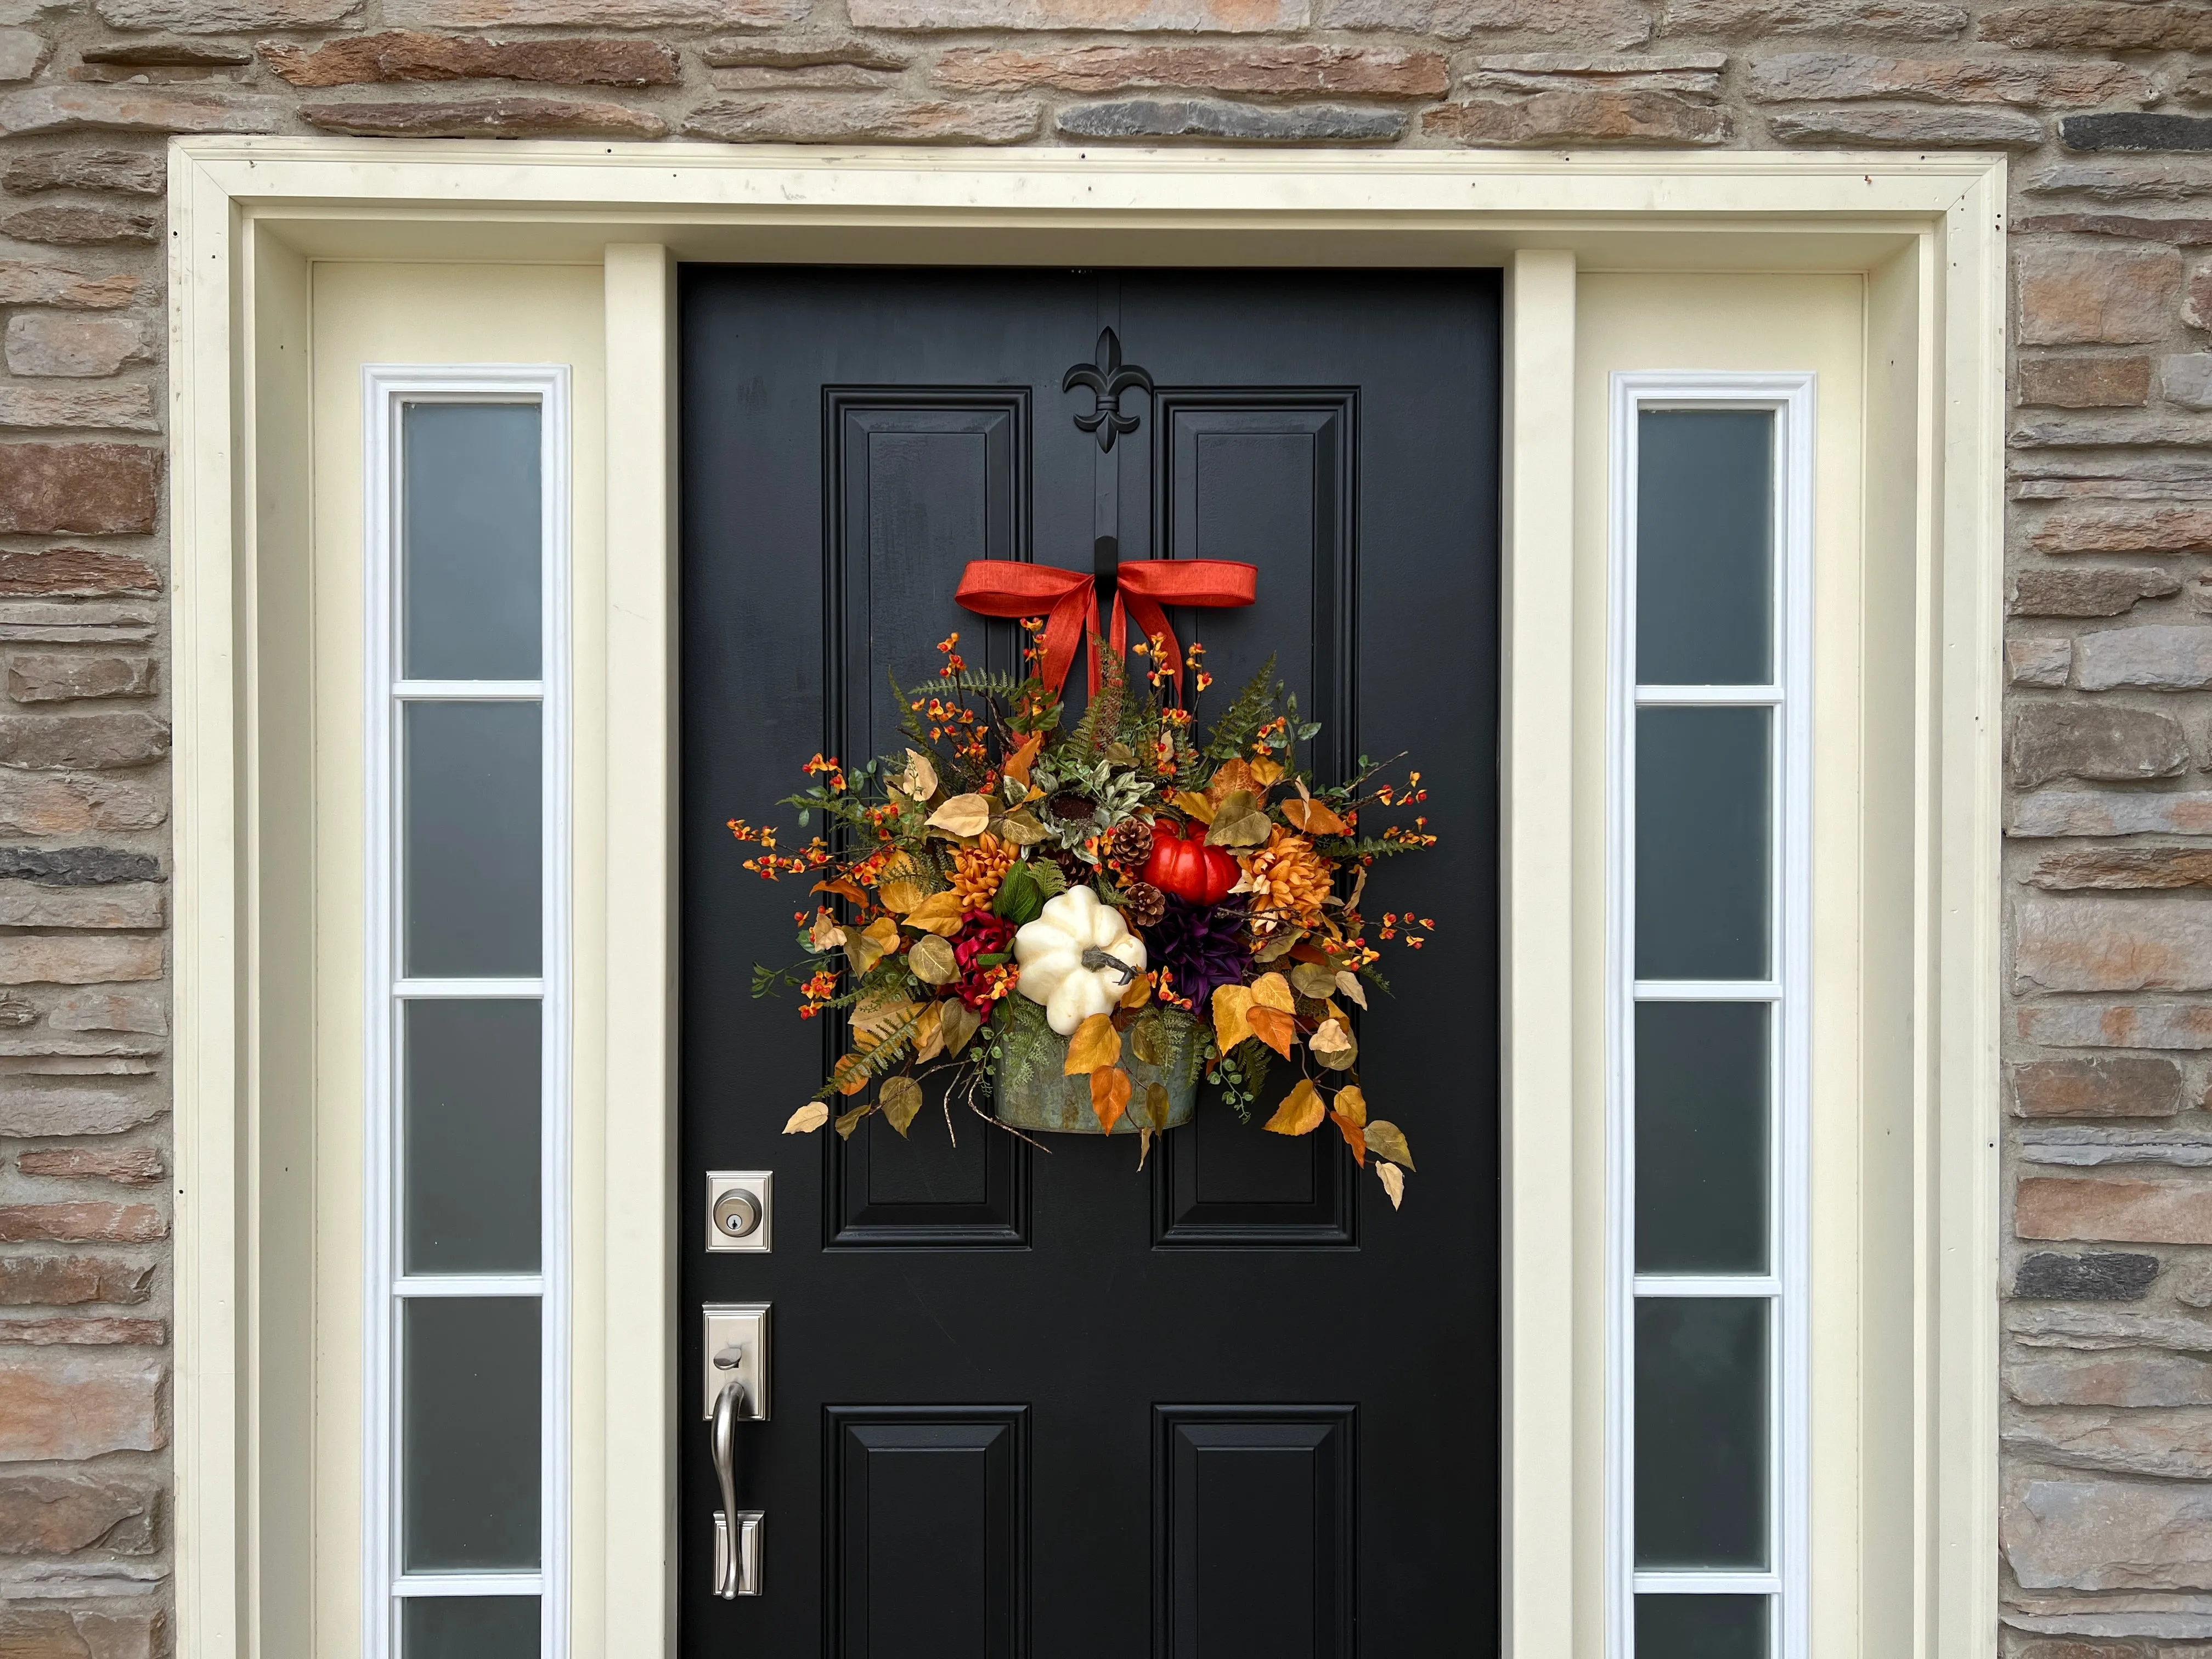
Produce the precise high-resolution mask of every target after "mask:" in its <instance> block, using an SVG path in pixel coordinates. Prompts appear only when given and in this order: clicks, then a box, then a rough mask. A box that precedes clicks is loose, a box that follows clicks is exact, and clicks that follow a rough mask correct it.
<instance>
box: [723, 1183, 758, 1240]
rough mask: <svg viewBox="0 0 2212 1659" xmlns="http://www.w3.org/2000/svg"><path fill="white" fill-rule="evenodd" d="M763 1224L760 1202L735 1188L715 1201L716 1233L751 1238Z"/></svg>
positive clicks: (740, 1188) (742, 1190)
mask: <svg viewBox="0 0 2212 1659" xmlns="http://www.w3.org/2000/svg"><path fill="white" fill-rule="evenodd" d="M760 1224H761V1206H760V1200H758V1199H757V1198H755V1197H754V1196H753V1195H752V1194H750V1193H749V1192H747V1191H745V1189H744V1188H742V1187H733V1188H731V1189H730V1190H729V1191H728V1192H726V1193H724V1194H722V1195H721V1197H720V1198H718V1199H716V1200H714V1227H715V1231H718V1232H720V1233H722V1234H723V1235H725V1236H726V1237H730V1238H744V1237H749V1236H750V1234H751V1233H752V1232H753V1231H754V1230H755V1229H756V1228H757V1227H758V1226H759V1225H760Z"/></svg>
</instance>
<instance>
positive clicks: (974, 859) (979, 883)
mask: <svg viewBox="0 0 2212 1659" xmlns="http://www.w3.org/2000/svg"><path fill="white" fill-rule="evenodd" d="M1013 862H1014V848H1013V846H1012V843H1011V842H1002V841H1000V839H999V838H998V837H997V836H994V835H992V834H990V833H989V832H987V831H986V832H985V833H984V834H983V835H981V836H978V837H977V838H976V842H975V845H974V846H973V847H956V848H953V849H952V865H953V876H952V890H953V891H954V892H955V893H957V895H959V897H960V908H961V909H962V910H963V911H969V910H987V909H989V908H991V901H992V900H993V899H994V898H996V897H998V896H999V884H1000V882H1002V881H1004V880H1005V879H1006V872H1007V871H1008V870H1010V869H1012V867H1013Z"/></svg>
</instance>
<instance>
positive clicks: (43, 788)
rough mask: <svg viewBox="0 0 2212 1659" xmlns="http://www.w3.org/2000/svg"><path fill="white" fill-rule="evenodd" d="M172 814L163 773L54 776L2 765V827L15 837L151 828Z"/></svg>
mask: <svg viewBox="0 0 2212 1659" xmlns="http://www.w3.org/2000/svg"><path fill="white" fill-rule="evenodd" d="M168 817H169V792H168V781H167V779H166V778H163V777H159V776H153V777H149V776H144V775H129V774H125V775H121V776H110V777H52V776H40V775H36V774H24V773H21V772H9V771H7V770H5V769H0V830H4V831H6V832H7V833H9V834H10V835H18V836H75V835H82V834H83V833H85V832H86V831H88V830H95V829H153V828H154V827H155V826H156V825H157V824H161V823H166V822H167V820H168Z"/></svg>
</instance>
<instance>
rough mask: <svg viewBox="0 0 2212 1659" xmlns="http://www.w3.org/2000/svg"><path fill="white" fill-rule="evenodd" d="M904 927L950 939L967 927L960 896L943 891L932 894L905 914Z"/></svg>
mask: <svg viewBox="0 0 2212 1659" xmlns="http://www.w3.org/2000/svg"><path fill="white" fill-rule="evenodd" d="M906 925H907V926H908V927H914V928H919V929H920V930H921V932H923V933H939V934H942V935H944V936H945V937H946V938H948V939H949V938H951V936H952V935H953V934H955V933H958V932H959V931H960V930H961V929H962V928H963V927H966V926H967V925H968V918H967V916H966V915H963V913H962V911H961V908H960V896H959V895H958V894H957V893H955V892H951V891H949V890H948V891H945V892H942V893H932V894H931V895H930V896H928V897H927V898H926V899H924V900H922V902H921V903H919V904H917V905H915V907H914V908H913V909H911V910H909V911H908V912H907V915H906Z"/></svg>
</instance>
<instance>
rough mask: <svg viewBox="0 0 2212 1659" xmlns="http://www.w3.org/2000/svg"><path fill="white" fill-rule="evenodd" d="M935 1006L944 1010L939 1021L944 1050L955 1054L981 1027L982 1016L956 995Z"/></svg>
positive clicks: (965, 1045) (966, 1044)
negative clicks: (942, 1031) (942, 1032)
mask: <svg viewBox="0 0 2212 1659" xmlns="http://www.w3.org/2000/svg"><path fill="white" fill-rule="evenodd" d="M937 1006H939V1008H942V1009H943V1010H944V1011H945V1013H944V1016H943V1018H942V1020H941V1022H940V1023H941V1024H942V1026H943V1029H944V1031H945V1053H947V1054H958V1053H959V1052H960V1051H961V1050H962V1049H963V1048H966V1047H967V1046H968V1039H969V1038H970V1037H972V1036H975V1033H976V1032H977V1031H979V1030H981V1029H982V1025H983V1016H982V1015H981V1014H979V1013H977V1012H975V1010H974V1009H973V1008H970V1007H969V1006H968V1005H967V1004H966V1003H964V1002H963V1001H961V1000H959V999H958V998H957V997H956V998H954V999H953V1000H951V1001H950V1002H940V1003H939V1004H938V1005H937Z"/></svg>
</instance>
